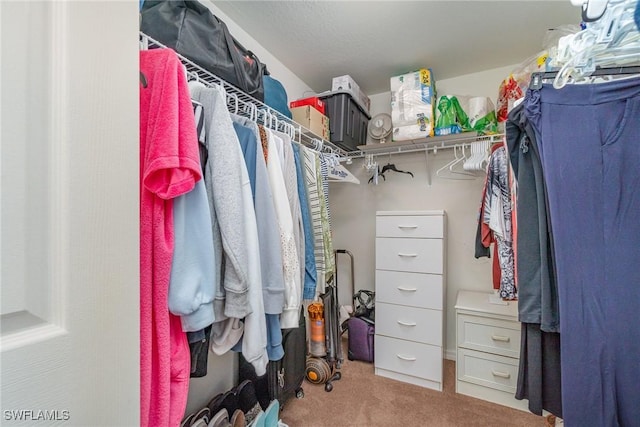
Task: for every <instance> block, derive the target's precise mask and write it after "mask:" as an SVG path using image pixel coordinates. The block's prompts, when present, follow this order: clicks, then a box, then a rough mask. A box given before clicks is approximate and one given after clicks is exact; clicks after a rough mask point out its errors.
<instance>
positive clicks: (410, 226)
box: [398, 225, 418, 228]
mask: <svg viewBox="0 0 640 427" xmlns="http://www.w3.org/2000/svg"><path fill="white" fill-rule="evenodd" d="M398 228H418V226H417V225H399V226H398Z"/></svg>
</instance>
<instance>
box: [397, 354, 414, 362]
mask: <svg viewBox="0 0 640 427" xmlns="http://www.w3.org/2000/svg"><path fill="white" fill-rule="evenodd" d="M396 356H398V359H402V360H408V361H409V362H415V360H416V358H415V357H407V356H403V355H401V354H396Z"/></svg>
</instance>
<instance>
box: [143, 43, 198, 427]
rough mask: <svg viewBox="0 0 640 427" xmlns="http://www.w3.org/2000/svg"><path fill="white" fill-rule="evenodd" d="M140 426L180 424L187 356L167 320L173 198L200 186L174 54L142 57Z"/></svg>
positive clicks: (175, 324) (176, 328)
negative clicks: (144, 82)
mask: <svg viewBox="0 0 640 427" xmlns="http://www.w3.org/2000/svg"><path fill="white" fill-rule="evenodd" d="M140 71H141V72H142V73H143V74H144V76H145V78H146V80H147V86H146V87H144V86H143V85H142V84H141V85H140V425H141V426H142V427H164V426H169V427H174V426H178V425H180V420H181V418H182V417H183V415H184V411H185V408H186V403H187V394H188V391H189V371H190V356H189V344H188V342H187V339H186V335H185V333H184V332H182V329H181V324H180V319H179V318H177V317H175V316H173V315H172V314H170V313H169V308H168V291H169V277H170V270H171V259H172V254H173V201H172V199H173V198H174V197H177V196H179V195H181V194H184V193H187V192H189V191H191V189H193V187H194V186H195V183H196V182H197V181H198V180H199V179H201V177H202V174H201V169H200V157H199V152H198V139H197V135H196V126H195V119H194V116H193V109H192V106H191V99H190V96H189V89H188V86H187V81H186V77H185V74H184V72H183V70H182V65H181V63H180V60H179V59H178V57H177V55H176V54H175V52H174V51H173V50H170V49H154V50H149V51H141V52H140Z"/></svg>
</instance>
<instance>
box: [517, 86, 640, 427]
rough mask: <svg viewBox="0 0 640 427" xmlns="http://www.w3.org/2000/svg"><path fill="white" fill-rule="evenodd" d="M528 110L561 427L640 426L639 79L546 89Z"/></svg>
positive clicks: (532, 93)
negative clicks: (548, 268) (550, 271)
mask: <svg viewBox="0 0 640 427" xmlns="http://www.w3.org/2000/svg"><path fill="white" fill-rule="evenodd" d="M525 109H526V114H527V117H528V118H529V120H530V121H531V123H532V124H533V127H534V131H535V132H536V137H537V139H538V144H539V147H540V152H541V158H542V165H543V172H544V178H545V182H546V185H547V189H548V196H549V210H550V214H551V224H552V227H553V231H554V245H555V257H556V264H557V266H556V267H557V280H558V292H559V300H560V302H559V308H560V333H561V337H562V339H561V372H562V407H563V418H564V420H565V425H566V426H567V427H588V426H594V427H595V426H597V427H609V426H623V427H631V426H640V79H639V78H632V79H625V80H618V81H613V82H607V83H599V84H581V85H567V86H565V87H564V88H562V89H554V88H553V87H552V86H551V85H544V86H543V87H542V89H540V90H529V92H528V93H527V99H526V105H525Z"/></svg>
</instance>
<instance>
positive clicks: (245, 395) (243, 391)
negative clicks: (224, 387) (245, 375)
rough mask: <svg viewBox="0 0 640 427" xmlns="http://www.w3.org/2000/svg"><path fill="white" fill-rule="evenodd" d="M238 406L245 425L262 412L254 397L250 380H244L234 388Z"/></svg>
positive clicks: (254, 393) (253, 389)
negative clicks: (242, 414)
mask: <svg viewBox="0 0 640 427" xmlns="http://www.w3.org/2000/svg"><path fill="white" fill-rule="evenodd" d="M236 394H237V396H238V404H239V406H240V410H241V411H242V412H244V415H245V419H246V423H247V425H249V424H250V423H251V422H252V421H253V420H254V419H255V417H256V416H257V415H258V413H260V411H262V407H261V406H260V403H259V402H258V398H257V397H256V390H255V388H254V385H253V382H252V381H251V380H244V381H242V382H241V383H240V384H239V385H238V386H237V387H236Z"/></svg>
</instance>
